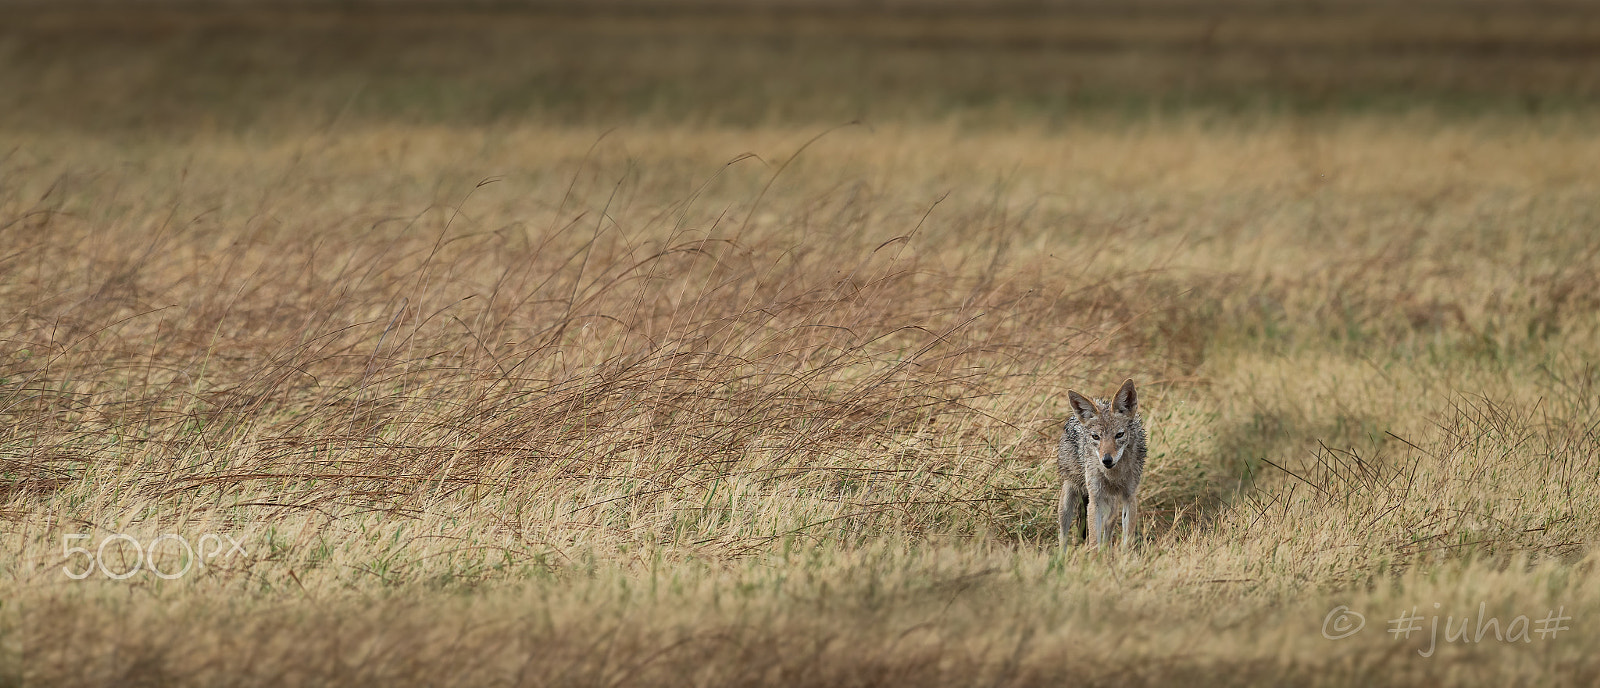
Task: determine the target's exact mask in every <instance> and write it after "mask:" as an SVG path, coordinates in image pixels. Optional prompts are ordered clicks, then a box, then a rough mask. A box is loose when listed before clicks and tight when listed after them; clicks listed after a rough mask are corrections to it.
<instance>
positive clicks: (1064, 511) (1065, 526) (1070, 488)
mask: <svg viewBox="0 0 1600 688" xmlns="http://www.w3.org/2000/svg"><path fill="white" fill-rule="evenodd" d="M1082 502H1083V488H1082V487H1079V486H1077V485H1073V484H1072V483H1071V482H1070V481H1068V482H1065V483H1062V485H1061V513H1060V525H1061V546H1062V547H1066V546H1068V545H1071V544H1074V543H1076V542H1077V541H1078V537H1077V536H1078V534H1077V533H1075V532H1073V528H1072V522H1073V521H1075V520H1077V518H1078V505H1079V504H1080V503H1082Z"/></svg>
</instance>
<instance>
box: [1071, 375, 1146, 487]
mask: <svg viewBox="0 0 1600 688" xmlns="http://www.w3.org/2000/svg"><path fill="white" fill-rule="evenodd" d="M1067 401H1068V402H1070V403H1071V404H1072V414H1073V415H1074V416H1077V418H1078V423H1079V424H1080V425H1082V426H1083V430H1084V432H1087V433H1089V440H1090V444H1091V446H1094V447H1095V456H1097V457H1099V458H1100V464H1101V465H1103V466H1105V467H1106V468H1111V467H1113V466H1116V465H1117V462H1118V461H1121V460H1122V457H1123V454H1124V453H1126V450H1127V449H1128V447H1129V446H1131V445H1132V443H1133V422H1134V416H1135V414H1137V413H1138V412H1139V395H1138V394H1137V393H1136V392H1135V391H1134V389H1133V380H1131V379H1130V380H1128V381H1127V382H1124V383H1122V389H1119V390H1117V395H1116V396H1114V397H1112V398H1111V403H1110V404H1100V403H1096V402H1094V401H1093V400H1091V399H1089V398H1088V397H1085V396H1083V395H1082V394H1079V393H1077V392H1074V391H1071V390H1068V391H1067Z"/></svg>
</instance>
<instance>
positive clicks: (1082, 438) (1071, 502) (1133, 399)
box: [1056, 380, 1148, 546]
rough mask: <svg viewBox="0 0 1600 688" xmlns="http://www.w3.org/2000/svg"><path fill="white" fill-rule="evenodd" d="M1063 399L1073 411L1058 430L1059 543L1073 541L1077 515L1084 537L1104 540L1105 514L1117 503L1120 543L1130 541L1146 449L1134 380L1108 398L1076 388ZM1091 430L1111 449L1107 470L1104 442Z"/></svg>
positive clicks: (1107, 527) (1106, 532)
mask: <svg viewBox="0 0 1600 688" xmlns="http://www.w3.org/2000/svg"><path fill="white" fill-rule="evenodd" d="M1068 398H1069V400H1070V401H1071V406H1072V407H1073V409H1072V415H1071V416H1070V417H1068V418H1067V422H1066V427H1065V428H1063V429H1062V433H1061V444H1060V445H1059V447H1058V448H1057V455H1056V467H1057V469H1058V470H1059V472H1060V475H1061V505H1060V509H1061V510H1060V529H1061V530H1060V532H1061V544H1062V546H1067V545H1069V544H1072V543H1074V542H1076V541H1077V537H1076V536H1077V534H1076V533H1072V526H1073V523H1074V522H1075V521H1076V520H1077V516H1078V514H1080V513H1081V514H1083V515H1084V531H1085V532H1084V537H1085V539H1086V540H1088V541H1089V542H1090V543H1091V544H1095V545H1099V544H1105V543H1109V542H1110V541H1111V530H1112V528H1111V526H1112V525H1113V524H1111V523H1107V520H1108V518H1107V517H1109V516H1111V515H1112V514H1115V513H1116V512H1117V511H1118V507H1120V511H1121V516H1122V540H1123V544H1124V545H1131V544H1133V540H1134V538H1135V536H1136V533H1137V532H1138V524H1139V496H1138V495H1139V479H1140V477H1141V476H1142V475H1143V474H1144V460H1145V455H1146V454H1147V453H1148V448H1147V446H1146V438H1145V431H1144V424H1143V422H1141V420H1140V418H1139V407H1138V395H1137V393H1136V392H1135V390H1134V387H1133V380H1128V381H1127V382H1124V383H1123V384H1122V388H1121V389H1119V390H1118V391H1117V394H1116V395H1113V397H1112V402H1105V401H1101V400H1099V399H1094V400H1090V399H1087V398H1085V397H1083V396H1082V395H1080V394H1078V393H1076V392H1068ZM1113 405H1115V408H1114V407H1113ZM1117 431H1122V432H1123V433H1124V437H1123V438H1122V440H1121V441H1118V440H1116V439H1115V433H1116V432H1117ZM1095 433H1099V434H1100V435H1101V437H1102V439H1107V440H1109V442H1110V443H1112V444H1113V446H1114V447H1115V450H1114V452H1113V458H1114V459H1115V463H1114V464H1113V466H1111V467H1109V468H1108V467H1106V466H1105V465H1104V464H1103V462H1102V459H1103V458H1104V455H1103V454H1102V452H1101V451H1100V449H1101V446H1102V444H1103V443H1102V442H1100V441H1097V440H1095V439H1094V437H1093V436H1092V435H1093V434H1095ZM1108 436H1109V437H1108ZM1069 533H1070V534H1071V535H1072V536H1073V537H1072V539H1069V538H1068V536H1069Z"/></svg>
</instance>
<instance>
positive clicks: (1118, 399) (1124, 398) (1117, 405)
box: [1111, 377, 1139, 416]
mask: <svg viewBox="0 0 1600 688" xmlns="http://www.w3.org/2000/svg"><path fill="white" fill-rule="evenodd" d="M1111 410H1112V411H1116V412H1117V413H1120V414H1122V415H1124V416H1131V415H1133V414H1134V413H1136V412H1138V410H1139V393H1138V392H1135V391H1134V389H1133V378H1131V377H1130V378H1128V381H1127V382H1124V383H1122V389H1119V390H1117V396H1115V397H1112V399H1111Z"/></svg>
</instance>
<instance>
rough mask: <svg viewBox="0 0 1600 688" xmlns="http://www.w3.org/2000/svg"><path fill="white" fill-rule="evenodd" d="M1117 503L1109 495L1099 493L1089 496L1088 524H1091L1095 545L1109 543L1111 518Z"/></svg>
mask: <svg viewBox="0 0 1600 688" xmlns="http://www.w3.org/2000/svg"><path fill="white" fill-rule="evenodd" d="M1116 513H1117V505H1116V503H1115V502H1114V501H1113V500H1112V499H1111V496H1110V495H1107V494H1104V493H1101V494H1098V495H1091V496H1090V497H1089V514H1090V515H1089V525H1091V526H1093V530H1094V544H1095V546H1096V547H1099V546H1101V545H1109V544H1111V529H1112V528H1113V527H1114V525H1113V523H1114V522H1113V521H1112V520H1111V519H1113V518H1116Z"/></svg>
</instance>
